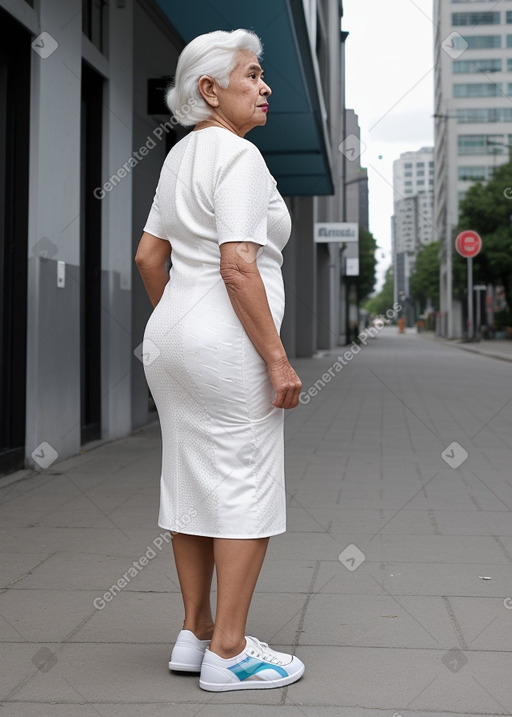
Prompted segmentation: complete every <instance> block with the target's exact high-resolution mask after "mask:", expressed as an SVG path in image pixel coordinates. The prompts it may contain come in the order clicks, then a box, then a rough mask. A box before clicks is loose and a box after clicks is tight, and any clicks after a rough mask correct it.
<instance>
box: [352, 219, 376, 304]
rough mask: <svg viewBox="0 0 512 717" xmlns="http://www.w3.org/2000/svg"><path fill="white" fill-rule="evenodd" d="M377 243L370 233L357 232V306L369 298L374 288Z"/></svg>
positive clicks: (361, 230)
mask: <svg viewBox="0 0 512 717" xmlns="http://www.w3.org/2000/svg"><path fill="white" fill-rule="evenodd" d="M376 250H377V241H376V240H375V237H374V236H373V234H372V233H371V232H367V231H366V230H365V229H360V230H359V276H358V277H357V280H356V297H357V303H358V305H359V304H360V303H361V302H362V301H364V300H365V299H366V298H367V296H369V295H370V294H371V293H372V291H373V288H374V286H375V280H376V276H375V268H376V266H377V259H376V258H375V252H376Z"/></svg>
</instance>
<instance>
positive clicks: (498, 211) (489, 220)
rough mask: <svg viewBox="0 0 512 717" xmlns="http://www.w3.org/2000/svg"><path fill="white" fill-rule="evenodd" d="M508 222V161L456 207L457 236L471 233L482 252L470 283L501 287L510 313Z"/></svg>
mask: <svg viewBox="0 0 512 717" xmlns="http://www.w3.org/2000/svg"><path fill="white" fill-rule="evenodd" d="M511 219H512V161H509V162H507V163H506V164H503V165H501V166H500V167H497V168H496V169H495V170H494V172H493V178H492V179H491V180H490V181H489V182H487V184H485V185H483V184H482V183H481V182H477V183H476V184H474V185H473V186H471V187H470V188H469V190H468V192H467V194H466V197H465V198H464V200H463V201H462V202H461V204H460V216H459V226H458V227H457V232H459V231H463V230H464V229H474V230H476V231H477V232H478V233H479V234H480V236H481V237H482V242H483V247H482V251H481V252H480V254H479V255H478V256H477V257H476V258H475V259H474V260H473V268H474V280H475V282H478V283H480V282H482V283H490V284H495V285H496V284H502V285H503V287H504V289H505V296H506V301H507V305H508V307H509V309H512V221H511ZM462 261H464V262H465V261H466V260H462ZM454 268H455V259H454ZM454 284H455V281H454Z"/></svg>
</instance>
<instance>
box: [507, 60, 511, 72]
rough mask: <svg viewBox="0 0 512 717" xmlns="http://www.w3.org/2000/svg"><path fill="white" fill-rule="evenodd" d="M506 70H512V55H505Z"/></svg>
mask: <svg viewBox="0 0 512 717" xmlns="http://www.w3.org/2000/svg"><path fill="white" fill-rule="evenodd" d="M507 72H512V57H507Z"/></svg>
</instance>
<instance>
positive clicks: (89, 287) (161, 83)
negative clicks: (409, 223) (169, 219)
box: [0, 0, 346, 472]
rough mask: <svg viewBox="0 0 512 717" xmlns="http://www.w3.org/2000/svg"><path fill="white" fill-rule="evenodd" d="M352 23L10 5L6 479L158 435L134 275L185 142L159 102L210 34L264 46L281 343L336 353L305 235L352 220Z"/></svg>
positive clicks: (4, 43) (257, 137)
mask: <svg viewBox="0 0 512 717" xmlns="http://www.w3.org/2000/svg"><path fill="white" fill-rule="evenodd" d="M342 13H343V9H342V4H341V3H340V2H333V1H332V0H304V2H288V1H287V0H261V2H259V4H258V12H257V13H255V12H254V10H253V8H252V7H251V6H250V5H249V4H246V3H239V2H235V0H219V2H217V3H215V5H211V4H210V5H206V4H205V3H202V2H201V1H200V0H189V1H188V2H187V3H185V4H182V3H180V4H176V3H173V2H171V0H123V1H122V2H121V1H119V2H109V3H106V2H96V1H93V0H38V1H37V2H31V1H29V0H0V39H1V42H0V95H1V97H2V102H1V103H0V107H1V113H0V142H1V146H0V191H1V192H2V193H3V197H2V200H3V201H2V202H0V206H1V209H0V266H1V276H2V282H3V284H2V307H1V308H2V312H0V316H1V322H2V323H1V325H0V363H1V365H0V368H1V371H0V376H1V382H0V403H1V405H2V418H1V423H0V472H6V471H12V470H14V469H16V468H21V467H23V466H31V467H33V468H35V469H38V470H39V469H47V468H49V467H50V466H51V465H52V464H53V463H57V462H58V461H59V460H63V459H64V458H67V457H69V456H71V455H74V454H76V453H78V452H79V451H80V450H81V448H82V447H83V446H84V445H90V443H91V441H107V440H112V439H115V438H118V437H121V436H124V435H127V434H128V433H129V432H130V431H131V430H133V429H134V428H137V427H139V426H143V425H145V424H146V423H147V422H148V421H150V420H154V419H155V414H154V412H152V410H151V405H152V404H151V397H150V396H149V392H148V388H147V384H146V381H145V377H144V370H143V365H142V363H141V360H142V355H141V351H140V344H141V341H142V336H143V330H144V326H145V323H146V321H147V319H148V317H149V314H150V312H151V306H150V303H149V300H148V299H147V296H146V294H145V291H144V287H143V284H142V282H141V280H140V277H139V276H138V272H137V271H136V268H135V266H134V261H133V259H134V255H135V250H136V247H137V244H138V241H139V239H140V236H141V233H142V228H143V226H144V223H145V220H146V217H147V214H148V211H149V208H150V206H151V202H152V198H153V194H154V191H155V187H156V183H157V180H158V176H159V172H160V168H161V166H162V163H163V161H164V158H165V156H166V154H167V152H168V151H169V149H170V148H171V147H172V146H173V144H174V143H175V142H177V141H178V140H179V139H180V138H181V137H183V136H184V134H185V132H186V130H185V129H184V128H181V127H180V126H179V125H178V124H177V123H176V122H175V121H174V118H171V117H169V114H168V112H167V111H166V109H165V107H164V105H163V90H164V88H165V86H166V84H167V83H168V80H169V79H170V77H172V75H173V74H174V71H175V68H176V62H177V58H178V56H179V53H180V52H181V50H182V48H183V47H184V45H185V44H186V43H187V42H188V41H189V40H190V39H192V38H193V37H194V36H196V35H198V34H201V33H202V32H208V31H211V30H214V29H225V30H230V29H235V28H237V27H250V28H252V29H254V31H255V32H256V33H257V34H258V35H260V37H262V39H263V43H264V57H263V64H264V67H265V71H266V76H267V79H268V81H269V83H270V85H271V86H272V89H273V96H272V102H271V112H270V115H269V120H268V122H267V126H266V127H264V128H258V129H256V130H254V132H253V133H251V135H250V136H249V137H248V138H249V139H250V140H251V141H253V142H254V143H255V144H256V145H257V146H258V147H259V148H260V150H261V151H262V153H263V155H264V157H265V159H266V161H267V163H268V165H269V168H270V171H271V172H272V174H273V175H274V176H275V177H276V179H277V182H278V187H279V190H280V191H281V193H282V194H283V196H285V200H286V202H287V204H288V206H289V209H290V212H291V215H292V223H293V234H292V237H291V239H290V242H289V245H288V247H287V248H286V253H285V262H284V267H283V273H284V278H285V284H286V290H287V309H286V315H285V320H284V322H283V328H282V335H283V340H284V343H285V345H286V348H287V351H288V353H289V355H290V356H291V357H294V356H311V355H313V354H314V353H315V351H317V349H319V348H322V349H325V348H331V347H334V346H336V345H338V344H339V342H340V335H341V333H342V330H343V310H342V307H341V296H342V277H341V262H340V257H339V251H338V249H337V245H329V244H327V245H322V246H317V245H315V244H314V242H313V223H314V222H315V221H341V220H342V219H343V212H344V207H343V186H344V181H345V180H344V174H343V172H344V158H343V156H342V154H341V153H340V152H339V150H338V146H339V144H340V142H341V141H342V139H343V132H344V121H343V116H344V112H343V111H344V96H343V85H344V83H343V72H344V53H343V43H344V41H345V38H346V33H342V31H341V18H342ZM270 17H272V18H274V19H273V22H272V23H270V24H269V23H268V18H270ZM226 18H229V24H228V21H227V20H226Z"/></svg>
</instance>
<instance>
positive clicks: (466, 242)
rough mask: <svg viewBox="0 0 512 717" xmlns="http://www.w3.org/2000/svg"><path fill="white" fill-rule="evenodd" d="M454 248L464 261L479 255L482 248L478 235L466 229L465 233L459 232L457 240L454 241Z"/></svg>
mask: <svg viewBox="0 0 512 717" xmlns="http://www.w3.org/2000/svg"><path fill="white" fill-rule="evenodd" d="M455 248H456V249H457V251H458V252H459V254H460V255H461V256H463V257H465V258H466V259H472V258H473V257H474V256H476V255H477V254H479V252H480V249H481V248H482V239H481V237H480V234H478V233H477V232H474V231H473V230H471V229H468V230H467V231H465V232H461V233H460V234H459V236H458V237H457V239H455Z"/></svg>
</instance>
